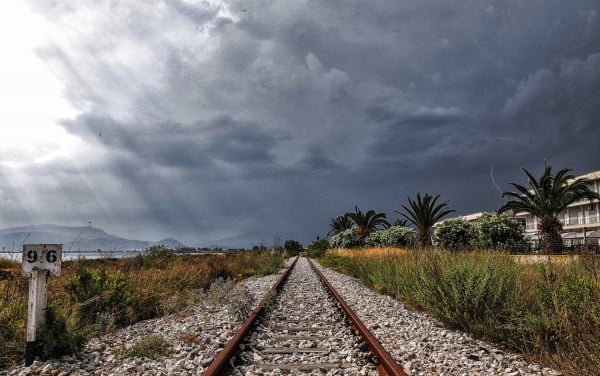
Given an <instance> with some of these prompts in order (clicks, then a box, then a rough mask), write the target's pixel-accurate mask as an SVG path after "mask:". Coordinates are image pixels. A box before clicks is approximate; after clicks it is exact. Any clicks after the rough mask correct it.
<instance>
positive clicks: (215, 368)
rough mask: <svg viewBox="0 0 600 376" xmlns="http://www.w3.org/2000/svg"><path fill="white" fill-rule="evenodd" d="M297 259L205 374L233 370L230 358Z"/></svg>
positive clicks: (279, 287) (224, 372)
mask: <svg viewBox="0 0 600 376" xmlns="http://www.w3.org/2000/svg"><path fill="white" fill-rule="evenodd" d="M297 261H298V257H296V259H295V260H294V262H293V263H292V265H290V267H289V268H288V269H287V270H286V271H285V273H283V274H282V275H281V277H279V279H278V280H277V282H275V284H274V285H273V287H272V288H271V290H269V292H268V293H267V295H265V297H264V298H263V300H261V302H260V304H259V305H258V307H256V308H255V309H254V311H252V313H251V314H250V316H248V318H247V319H246V321H244V323H243V324H242V326H241V327H240V328H239V329H238V331H237V332H236V333H235V335H234V336H233V338H231V340H229V342H228V343H227V345H226V346H225V347H224V348H223V350H221V352H219V354H218V355H217V356H216V357H215V359H213V361H212V363H210V365H209V366H208V368H207V369H205V370H204V372H203V373H202V375H203V376H217V375H225V374H227V373H228V372H230V371H231V369H232V368H231V365H230V364H229V360H230V359H231V358H233V357H234V356H236V355H237V354H238V353H239V351H240V347H239V346H240V344H241V343H242V341H243V340H244V338H245V337H246V336H247V335H248V333H249V332H250V330H251V329H252V327H253V326H254V324H255V323H256V321H257V320H258V318H259V317H260V316H261V315H262V314H263V312H264V310H265V308H266V306H267V305H268V304H269V302H270V301H271V299H272V298H273V297H274V296H275V295H276V294H277V292H278V291H279V290H280V289H281V287H282V286H283V284H284V282H285V281H286V279H287V278H288V276H289V275H290V271H291V270H292V269H293V268H294V266H295V265H296V262H297Z"/></svg>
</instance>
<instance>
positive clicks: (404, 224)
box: [390, 218, 408, 227]
mask: <svg viewBox="0 0 600 376" xmlns="http://www.w3.org/2000/svg"><path fill="white" fill-rule="evenodd" d="M392 226H400V227H408V220H407V219H406V218H396V220H395V221H394V222H392V223H390V227H392Z"/></svg>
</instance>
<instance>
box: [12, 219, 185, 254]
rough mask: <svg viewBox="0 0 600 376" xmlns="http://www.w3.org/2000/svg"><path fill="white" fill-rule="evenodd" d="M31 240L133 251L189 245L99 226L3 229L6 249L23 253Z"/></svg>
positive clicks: (75, 247) (76, 248) (75, 248)
mask: <svg viewBox="0 0 600 376" xmlns="http://www.w3.org/2000/svg"><path fill="white" fill-rule="evenodd" d="M30 243H58V244H63V250H65V251H67V250H72V251H97V250H98V249H100V250H103V251H108V250H116V251H129V250H143V249H146V248H149V247H151V246H155V245H163V246H165V247H167V248H171V249H177V248H182V247H185V244H183V243H181V242H180V241H178V240H177V239H174V238H170V237H169V238H165V239H161V240H159V241H157V242H152V241H144V240H133V239H126V238H122V237H119V236H115V235H111V234H108V233H107V232H106V231H104V230H102V229H100V228H96V227H73V226H59V225H53V224H45V225H29V226H18V227H10V228H5V229H0V248H1V249H2V250H4V251H13V252H20V249H21V247H22V244H30Z"/></svg>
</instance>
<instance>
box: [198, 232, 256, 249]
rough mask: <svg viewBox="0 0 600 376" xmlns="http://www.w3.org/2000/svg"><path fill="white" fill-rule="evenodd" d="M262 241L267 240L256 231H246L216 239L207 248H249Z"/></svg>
mask: <svg viewBox="0 0 600 376" xmlns="http://www.w3.org/2000/svg"><path fill="white" fill-rule="evenodd" d="M262 241H267V239H264V237H261V234H260V233H259V232H257V231H254V232H247V233H244V234H241V235H236V236H231V237H228V238H223V239H218V240H215V241H214V242H213V244H220V245H211V246H209V247H208V248H221V249H238V248H251V247H252V246H254V245H260V243H261V242H262Z"/></svg>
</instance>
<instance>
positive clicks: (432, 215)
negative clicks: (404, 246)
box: [396, 193, 454, 248]
mask: <svg viewBox="0 0 600 376" xmlns="http://www.w3.org/2000/svg"><path fill="white" fill-rule="evenodd" d="M439 197H440V195H437V196H435V197H433V196H431V195H429V194H428V193H426V194H425V196H423V197H421V193H417V199H416V200H413V199H412V198H411V197H410V196H408V203H409V206H410V207H407V206H404V205H401V206H402V207H403V208H404V210H405V211H406V214H405V213H402V212H399V211H396V213H398V214H400V215H401V216H403V217H404V218H406V219H407V220H408V221H409V222H410V223H412V224H413V225H414V226H415V227H416V228H417V243H418V245H419V246H420V247H421V248H425V247H427V246H429V245H431V229H432V228H433V225H434V224H435V223H436V222H437V221H439V220H440V219H442V218H443V217H444V216H446V215H448V214H450V213H452V212H454V210H452V209H449V208H448V202H444V203H441V204H439V205H436V202H437V200H438V198H439Z"/></svg>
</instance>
